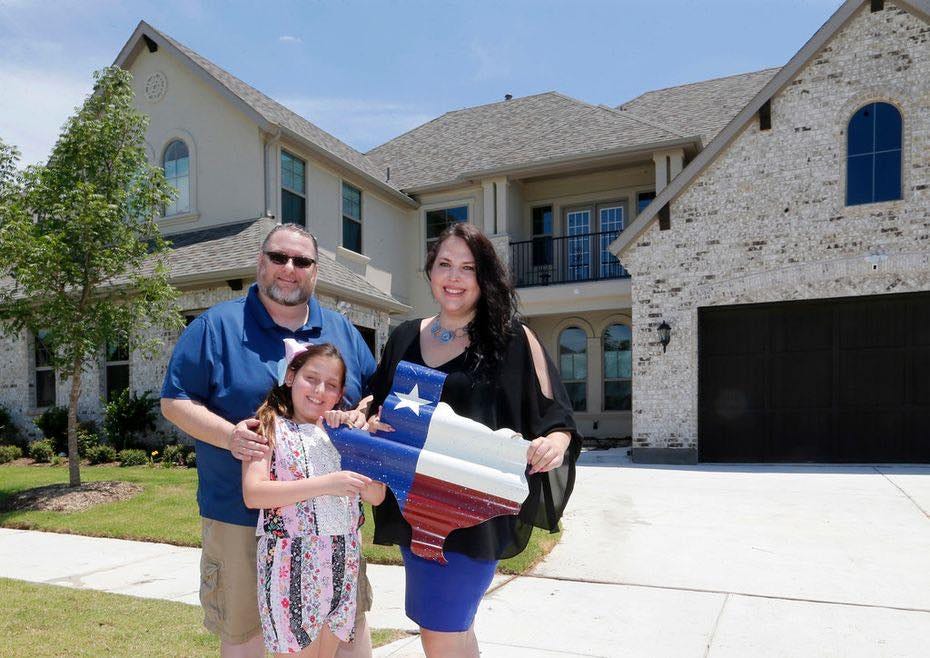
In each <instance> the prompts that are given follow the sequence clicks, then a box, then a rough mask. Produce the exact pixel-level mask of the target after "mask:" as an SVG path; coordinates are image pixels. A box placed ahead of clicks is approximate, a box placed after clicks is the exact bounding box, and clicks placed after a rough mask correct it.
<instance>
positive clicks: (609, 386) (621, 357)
mask: <svg viewBox="0 0 930 658" xmlns="http://www.w3.org/2000/svg"><path fill="white" fill-rule="evenodd" d="M632 342H633V341H632V333H631V332H630V328H629V327H628V326H626V325H625V324H612V325H610V326H609V327H607V331H605V332H604V411H629V410H630V409H631V404H630V402H631V400H632V392H633V387H632V374H633V350H632Z"/></svg>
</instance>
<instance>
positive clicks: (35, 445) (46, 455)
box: [29, 439, 55, 464]
mask: <svg viewBox="0 0 930 658" xmlns="http://www.w3.org/2000/svg"><path fill="white" fill-rule="evenodd" d="M29 456H30V457H32V458H33V459H35V460H36V461H37V462H39V463H40V464H50V463H51V462H52V457H54V456H55V448H54V447H52V442H51V441H49V440H48V439H44V440H42V441H33V442H32V443H31V444H30V445H29Z"/></svg>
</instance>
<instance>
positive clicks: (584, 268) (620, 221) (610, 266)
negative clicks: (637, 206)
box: [565, 201, 626, 281]
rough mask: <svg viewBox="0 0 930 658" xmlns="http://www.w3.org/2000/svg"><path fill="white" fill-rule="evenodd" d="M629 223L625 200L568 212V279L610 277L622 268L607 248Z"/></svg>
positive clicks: (566, 212)
mask: <svg viewBox="0 0 930 658" xmlns="http://www.w3.org/2000/svg"><path fill="white" fill-rule="evenodd" d="M625 226H626V202H625V201H611V202H603V203H598V204H594V205H589V206H577V207H574V208H568V209H566V211H565V234H566V236H567V238H568V242H567V252H566V258H567V263H566V264H567V266H568V272H567V274H568V277H567V278H568V280H569V281H589V280H594V279H611V278H616V277H618V276H621V275H622V274H623V268H622V267H621V266H620V261H618V260H617V257H616V256H614V255H613V254H612V253H610V251H609V249H608V247H609V246H610V243H611V242H613V241H614V240H615V239H616V238H617V236H618V235H619V234H620V231H622V230H623V229H624V227H625Z"/></svg>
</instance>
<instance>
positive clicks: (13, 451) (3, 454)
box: [0, 446, 23, 464]
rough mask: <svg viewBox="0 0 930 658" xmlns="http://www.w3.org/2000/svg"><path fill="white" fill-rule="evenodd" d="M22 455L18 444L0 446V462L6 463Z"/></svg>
mask: <svg viewBox="0 0 930 658" xmlns="http://www.w3.org/2000/svg"><path fill="white" fill-rule="evenodd" d="M22 456H23V451H22V450H21V449H20V447H19V446H0V464H6V463H7V462H11V461H13V460H14V459H19V458H20V457H22Z"/></svg>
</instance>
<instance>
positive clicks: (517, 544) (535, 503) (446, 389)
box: [369, 320, 581, 560]
mask: <svg viewBox="0 0 930 658" xmlns="http://www.w3.org/2000/svg"><path fill="white" fill-rule="evenodd" d="M419 335H420V320H409V321H407V322H405V323H403V324H401V325H400V326H399V327H397V329H395V330H394V332H393V333H392V334H391V337H390V338H389V339H388V342H387V345H386V346H385V348H384V353H383V354H382V356H381V362H380V363H379V365H378V369H377V370H376V371H375V374H374V375H373V376H372V378H371V381H370V383H369V386H370V390H371V393H372V394H373V396H374V399H373V400H372V404H371V406H370V407H369V409H370V410H372V411H377V410H378V409H379V408H380V406H381V404H382V403H383V402H384V399H385V398H386V397H387V396H388V394H389V393H390V387H391V385H392V383H393V379H394V370H395V368H396V367H397V363H398V362H399V361H402V360H405V361H412V362H414V363H418V364H421V365H425V364H423V357H422V354H421V353H420V341H419ZM475 360H476V358H475V354H474V352H473V350H472V348H471V347H469V348H468V349H466V350H465V352H464V353H463V354H462V355H460V356H458V357H456V358H454V359H452V360H450V361H448V362H446V363H444V364H443V365H441V366H439V367H438V368H436V370H440V371H442V372H445V373H446V374H447V377H446V382H445V385H444V386H443V391H442V397H441V400H442V401H443V402H445V403H447V404H448V405H449V406H451V407H452V409H453V410H454V411H455V412H456V413H457V414H459V415H462V416H466V417H468V418H471V419H473V420H475V421H478V422H479V423H482V424H484V425H487V426H488V427H490V428H491V429H492V430H497V429H500V428H503V427H507V428H509V429H512V430H514V431H515V432H517V433H519V434H521V435H522V436H523V437H524V438H525V439H526V440H527V441H532V440H533V439H535V438H537V437H540V436H545V435H547V434H549V433H551V432H554V431H558V430H561V431H565V432H568V433H569V434H570V435H571V437H572V438H571V443H570V444H569V447H568V450H567V451H566V454H565V457H564V460H563V463H562V465H561V466H559V467H558V468H556V469H553V470H552V471H550V472H548V473H536V474H533V475H530V476H528V481H529V489H530V493H529V496H528V497H527V499H526V501H525V502H524V503H523V506H522V508H521V511H520V514H519V515H518V516H500V517H496V518H493V519H490V520H488V521H486V522H484V523H481V524H479V525H477V526H473V527H471V528H461V529H459V530H453V531H452V532H451V533H450V534H449V536H448V538H447V539H446V541H445V544H444V545H443V549H444V550H450V551H456V552H459V553H464V554H465V555H469V556H471V557H473V558H478V559H484V560H496V559H502V558H508V557H513V556H514V555H517V554H519V553H521V552H522V551H523V549H525V548H526V545H527V542H528V541H529V538H530V534H531V533H532V529H533V527H534V526H535V527H538V528H543V529H545V530H549V531H550V532H556V531H557V530H558V524H559V519H560V518H561V516H562V512H563V511H564V510H565V505H566V503H567V502H568V498H569V496H570V494H571V492H572V488H573V487H574V483H575V461H576V460H577V458H578V454H579V453H580V452H581V435H580V434H578V431H577V429H576V428H575V421H574V419H573V417H572V408H571V402H570V401H569V398H568V394H567V393H566V392H565V387H564V386H563V385H562V380H561V378H560V377H559V372H558V370H557V369H556V367H555V365H554V364H553V363H552V359H550V358H549V355H548V354H547V355H546V367H547V368H548V371H549V380H550V382H551V385H552V393H553V398H554V399H549V398H547V397H545V396H544V395H543V393H542V391H541V389H540V384H539V379H538V377H537V376H536V368H535V366H534V364H533V356H532V354H531V352H530V345H529V341H528V339H527V336H526V334H525V332H524V329H523V324H522V323H520V322H519V321H517V320H514V321H513V323H512V325H511V337H510V340H509V342H508V346H507V350H506V353H505V355H504V358H503V360H502V362H501V363H500V365H499V366H498V368H496V375H494V376H491V377H480V376H476V375H475V372H474V363H475ZM374 516H375V538H374V541H375V543H376V544H385V545H391V544H398V545H402V546H409V545H410V535H411V532H410V525H409V524H408V523H407V521H406V520H405V519H404V518H403V516H402V515H401V513H400V508H399V507H398V505H397V500H396V499H395V498H394V494H393V493H392V492H391V490H390V489H388V492H387V496H386V498H385V500H384V502H383V503H382V504H381V505H379V506H377V507H376V508H375V511H374Z"/></svg>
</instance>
